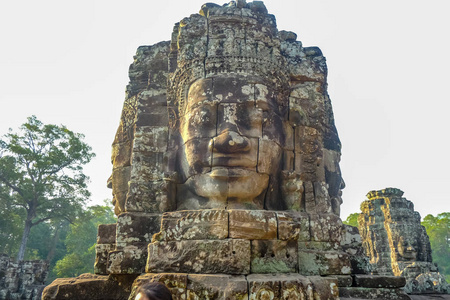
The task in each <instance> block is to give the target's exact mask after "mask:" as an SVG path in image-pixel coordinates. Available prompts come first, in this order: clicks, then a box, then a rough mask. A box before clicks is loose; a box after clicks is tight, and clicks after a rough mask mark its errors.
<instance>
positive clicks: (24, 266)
mask: <svg viewBox="0 0 450 300" xmlns="http://www.w3.org/2000/svg"><path fill="white" fill-rule="evenodd" d="M47 275H48V262H47V261H44V260H32V261H21V262H19V263H16V262H15V261H14V260H12V259H11V258H10V257H9V256H8V255H6V254H0V299H5V300H16V299H17V300H18V299H26V300H39V299H41V294H42V291H43V290H44V287H45V280H46V279H47Z"/></svg>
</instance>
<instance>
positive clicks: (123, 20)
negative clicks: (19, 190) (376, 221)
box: [0, 0, 450, 219]
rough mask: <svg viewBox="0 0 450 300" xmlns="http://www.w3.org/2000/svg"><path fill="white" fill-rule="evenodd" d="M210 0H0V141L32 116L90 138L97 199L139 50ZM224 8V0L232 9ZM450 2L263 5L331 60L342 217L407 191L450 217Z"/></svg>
mask: <svg viewBox="0 0 450 300" xmlns="http://www.w3.org/2000/svg"><path fill="white" fill-rule="evenodd" d="M204 2H206V1H204V0H189V1H186V0H166V1H156V0H147V1H143V0H128V1H111V0H77V1H62V0H40V1H36V0H17V1H2V2H1V3H0V41H1V44H0V88H1V89H0V103H1V106H0V134H1V135H3V134H4V133H6V132H7V130H8V128H10V127H12V128H17V127H18V126H19V125H20V124H22V123H24V122H25V121H26V118H27V117H28V116H30V115H32V114H35V115H36V116H37V117H38V119H40V120H41V121H43V122H45V123H53V124H64V125H66V126H67V127H68V128H69V129H71V130H73V131H76V132H81V133H84V134H85V135H86V139H85V141H86V142H87V143H88V144H90V145H91V146H92V147H93V150H94V152H95V153H96V154H97V157H96V158H95V159H94V160H93V161H92V162H91V163H90V164H89V165H88V166H86V167H85V173H86V174H87V175H89V176H90V178H91V181H92V182H91V185H90V190H91V192H92V200H93V203H101V201H102V200H103V199H106V198H111V191H110V190H109V189H107V188H106V179H107V178H108V176H109V174H110V171H111V165H110V145H111V142H112V141H113V138H114V134H115V131H116V128H117V126H118V123H119V117H120V112H121V109H122V103H123V100H124V95H125V94H124V90H125V85H126V84H127V83H128V66H129V65H130V64H131V62H132V60H133V55H134V53H135V51H136V48H137V47H138V46H140V45H151V44H154V43H157V42H159V41H163V40H169V39H170V36H171V32H172V28H173V25H174V23H176V22H178V21H179V20H181V19H182V18H183V17H186V16H189V15H190V14H192V13H197V12H198V11H199V9H200V7H201V5H202V4H203V3H204ZM223 3H224V2H218V4H223ZM448 3H449V2H448V0H430V1H423V0H422V1H415V0H413V1H411V0H409V1H407V0H395V1H392V0H390V1H388V0H379V1H364V0H340V1H337V0H313V1H311V0H310V1H303V0H266V1H265V4H266V6H267V8H268V9H269V12H270V13H272V14H274V15H275V16H276V19H277V23H278V29H279V30H289V31H293V32H295V33H297V35H298V40H300V41H302V43H303V45H304V46H318V47H320V48H321V49H322V52H323V53H324V55H325V57H326V58H327V63H328V69H329V76H328V85H329V89H328V92H329V94H330V97H331V100H332V104H333V108H334V113H335V119H336V126H337V128H338V131H339V135H340V138H341V141H342V144H343V148H342V162H341V169H342V172H343V176H344V179H345V182H346V185H347V187H346V188H345V190H344V194H343V199H344V204H343V205H342V214H341V216H342V218H343V219H345V218H346V217H347V215H348V214H350V213H352V212H359V205H360V203H361V202H362V201H363V200H364V199H365V195H366V193H367V192H368V191H369V190H373V189H382V188H385V187H397V188H400V189H402V190H403V191H404V192H405V194H404V196H405V197H406V198H407V199H409V200H411V201H413V202H414V204H415V209H416V210H417V211H418V212H420V214H421V215H422V217H425V216H426V215H427V214H430V213H431V214H434V215H436V214H438V213H440V212H444V211H450V196H449V192H448V191H449V186H450V159H449V158H448V156H449V155H450V153H449V144H450V143H449V139H450V134H449V129H450V126H449V112H448V110H449V108H450V105H449V101H450V99H449V92H448V86H449V81H450V76H449V73H448V72H449V70H450V39H449V36H450V33H449V31H450V18H449V16H448V12H449V6H450V5H448Z"/></svg>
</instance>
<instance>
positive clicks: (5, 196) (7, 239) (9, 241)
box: [0, 182, 25, 256]
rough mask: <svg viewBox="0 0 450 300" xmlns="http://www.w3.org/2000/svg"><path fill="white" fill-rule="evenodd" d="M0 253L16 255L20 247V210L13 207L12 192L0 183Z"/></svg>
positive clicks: (22, 215)
mask: <svg viewBox="0 0 450 300" xmlns="http://www.w3.org/2000/svg"><path fill="white" fill-rule="evenodd" d="M0 200H1V201H0V253H6V254H8V255H9V256H11V255H13V254H15V253H17V251H18V249H19V245H20V234H21V231H22V223H23V221H22V220H23V219H24V218H25V216H24V214H23V212H22V210H20V209H18V208H17V207H14V206H13V201H12V191H11V189H10V188H9V187H7V186H6V185H4V184H3V183H2V182H0Z"/></svg>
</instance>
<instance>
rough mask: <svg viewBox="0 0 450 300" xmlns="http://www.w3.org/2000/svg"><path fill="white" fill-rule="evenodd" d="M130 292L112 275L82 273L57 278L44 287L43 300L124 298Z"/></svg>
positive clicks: (116, 299) (113, 299) (122, 299)
mask: <svg viewBox="0 0 450 300" xmlns="http://www.w3.org/2000/svg"><path fill="white" fill-rule="evenodd" d="M129 293H130V291H129V290H127V288H125V287H124V286H122V285H121V284H120V281H117V280H114V279H113V278H111V277H110V276H102V275H94V274H82V275H80V276H78V277H77V278H59V279H56V280H55V281H53V282H52V283H51V284H50V285H48V286H47V287H46V288H45V289H44V291H43V293H42V300H62V299H78V300H88V299H110V300H124V299H127V298H128V294H129Z"/></svg>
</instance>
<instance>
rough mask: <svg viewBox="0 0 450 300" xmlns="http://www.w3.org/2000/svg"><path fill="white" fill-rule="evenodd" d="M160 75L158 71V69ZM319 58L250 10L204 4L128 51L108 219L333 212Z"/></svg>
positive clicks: (331, 138)
mask: <svg viewBox="0 0 450 300" xmlns="http://www.w3.org/2000/svg"><path fill="white" fill-rule="evenodd" d="M166 66H168V67H166ZM326 75H327V69H326V64H325V58H324V57H323V56H322V53H321V52H320V50H319V49H318V48H315V47H310V48H304V47H303V46H302V44H301V42H299V41H296V35H295V34H294V33H292V32H286V31H278V29H277V27H276V22H275V17H274V16H273V15H270V14H268V13H267V10H266V8H265V6H264V4H262V2H258V1H255V2H252V3H246V2H245V1H237V2H230V3H229V4H226V5H223V6H219V5H216V4H205V5H203V7H202V9H201V10H200V13H199V14H194V15H191V16H190V17H188V18H185V19H183V20H182V21H181V22H179V23H177V24H176V25H175V27H174V32H173V35H172V40H171V41H170V42H163V43H159V44H156V45H153V46H145V47H140V48H139V49H138V54H137V55H136V57H135V62H134V63H133V64H132V65H131V67H130V85H129V86H128V87H127V100H126V101H125V105H124V111H123V114H122V119H121V126H120V127H119V130H118V134H117V136H116V140H115V142H114V144H113V150H114V151H113V166H114V167H113V175H112V177H111V180H110V183H111V184H110V185H111V186H112V188H113V195H114V199H115V206H116V213H120V212H123V211H146V212H164V211H172V210H186V209H210V208H231V209H233V208H234V209H236V208H237V209H269V210H295V211H306V212H310V213H316V212H317V213H331V212H334V213H335V214H339V206H340V204H341V202H342V201H341V189H342V188H343V187H344V184H343V181H342V177H341V174H340V169H339V160H340V142H339V138H338V136H337V132H336V129H335V126H334V118H333V113H332V109H331V103H330V99H329V97H328V94H327V92H326V85H327V83H326Z"/></svg>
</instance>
